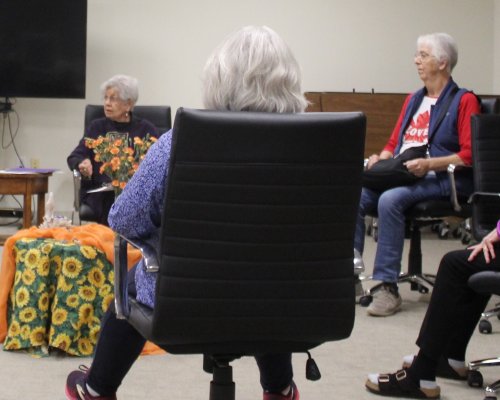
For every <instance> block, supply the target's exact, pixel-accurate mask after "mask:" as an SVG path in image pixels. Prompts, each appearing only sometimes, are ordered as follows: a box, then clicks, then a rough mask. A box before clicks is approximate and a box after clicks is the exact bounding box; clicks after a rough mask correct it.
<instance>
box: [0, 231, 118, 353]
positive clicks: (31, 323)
mask: <svg viewBox="0 0 500 400" xmlns="http://www.w3.org/2000/svg"><path fill="white" fill-rule="evenodd" d="M14 254H15V256H16V276H15V280H14V286H13V287H12V289H11V293H10V296H9V304H8V312H7V318H8V323H9V329H8V333H7V337H6V338H5V341H4V344H3V348H4V350H28V351H29V352H31V353H32V354H34V355H37V356H44V355H47V354H48V352H49V351H50V348H57V349H59V350H61V351H64V352H66V353H68V354H71V355H74V356H89V355H92V354H93V352H94V348H95V345H96V343H97V338H98V336H99V330H100V320H101V317H102V316H103V314H104V312H105V311H106V310H107V309H108V307H109V305H110V303H111V301H112V299H113V280H112V278H113V273H112V269H113V266H112V265H111V264H110V262H109V261H108V260H107V259H106V256H105V254H104V253H103V252H102V251H100V250H98V249H96V248H94V247H90V246H80V245H77V244H71V243H62V242H58V241H56V240H54V239H34V240H19V241H17V242H16V244H15V246H14Z"/></svg>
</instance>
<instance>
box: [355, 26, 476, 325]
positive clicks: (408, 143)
mask: <svg viewBox="0 0 500 400" xmlns="http://www.w3.org/2000/svg"><path fill="white" fill-rule="evenodd" d="M457 59H458V51H457V46H456V44H455V41H454V39H453V38H452V37H451V36H450V35H448V34H446V33H432V34H429V35H423V36H420V37H419V38H418V40H417V51H416V53H415V55H414V63H415V65H416V67H417V73H418V75H419V77H420V79H421V80H422V82H423V83H424V87H423V88H422V89H420V90H418V91H416V92H415V93H412V94H410V95H408V97H407V98H406V100H405V102H404V104H403V108H402V110H401V113H400V115H399V118H398V121H397V122H396V126H395V127H394V130H393V132H392V135H391V137H390V138H389V141H388V142H387V144H386V146H385V147H384V149H383V150H382V152H381V153H380V154H373V155H372V156H370V158H369V159H368V165H367V169H368V170H369V169H370V168H372V166H373V165H375V164H376V163H377V162H378V161H379V160H383V159H389V158H393V157H397V156H399V155H401V154H402V153H403V152H404V151H406V150H408V149H412V150H413V151H415V150H416V149H417V148H418V150H417V151H419V152H420V151H422V153H423V154H425V155H422V156H420V157H419V158H415V159H412V160H410V161H406V162H405V166H406V168H407V169H408V171H409V172H410V173H412V174H413V175H415V176H416V177H419V178H421V179H418V180H417V181H416V182H415V183H414V184H412V185H407V186H399V187H393V188H390V189H387V190H385V191H378V190H372V189H368V188H366V187H364V188H363V190H362V193H361V200H360V206H359V216H358V223H357V225H356V233H355V237H354V248H355V249H356V250H358V251H359V252H360V253H361V254H363V248H364V240H365V222H364V219H365V216H366V215H377V217H378V220H377V224H378V241H377V251H376V254H375V262H374V268H373V279H375V280H378V281H381V282H382V286H381V289H380V290H378V291H376V292H375V293H374V294H373V301H372V303H371V304H370V305H369V307H368V314H369V315H373V316H388V315H392V314H394V313H395V312H397V311H398V310H399V309H400V308H401V303H402V300H401V296H400V295H399V293H398V286H397V282H398V276H399V273H400V271H401V258H402V253H403V244H404V238H405V212H406V211H407V210H408V209H410V208H411V207H412V206H413V205H415V204H417V203H418V202H421V201H424V200H433V199H440V198H449V196H450V192H451V187H450V182H449V178H448V176H447V173H446V169H447V167H448V165H449V164H455V165H470V164H471V160H472V154H471V133H470V121H471V115H472V114H477V113H479V112H480V106H479V102H478V99H477V97H476V96H475V95H474V94H473V93H472V92H469V91H468V90H466V89H460V88H459V87H458V85H457V84H456V83H455V82H454V81H453V78H452V77H451V72H452V71H453V68H454V67H455V65H456V63H457ZM468 172H470V171H465V172H458V173H457V174H456V188H457V192H458V194H459V195H460V196H464V197H466V196H468V195H470V193H471V192H472V174H470V173H468Z"/></svg>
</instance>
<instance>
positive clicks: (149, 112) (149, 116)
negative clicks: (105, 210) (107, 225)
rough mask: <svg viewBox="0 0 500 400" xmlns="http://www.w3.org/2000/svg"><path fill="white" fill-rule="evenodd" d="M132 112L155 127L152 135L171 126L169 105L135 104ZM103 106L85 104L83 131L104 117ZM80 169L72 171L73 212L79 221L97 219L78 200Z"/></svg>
mask: <svg viewBox="0 0 500 400" xmlns="http://www.w3.org/2000/svg"><path fill="white" fill-rule="evenodd" d="M134 114H135V115H137V116H139V117H141V118H144V119H146V120H148V121H149V122H151V123H152V124H153V125H154V126H155V127H156V132H151V135H153V136H157V137H158V136H160V135H161V134H163V133H165V132H167V131H168V130H169V129H170V128H171V127H172V117H171V112H170V106H135V107H134ZM104 116H105V115H104V108H103V106H102V105H97V104H87V106H86V107H85V119H84V132H86V131H87V127H88V126H89V125H90V123H91V122H92V121H94V120H95V119H98V118H104ZM81 180H82V177H81V175H80V171H78V170H74V171H73V187H74V203H73V207H74V211H73V213H74V214H77V215H78V217H79V221H80V222H81V221H89V222H90V221H97V218H96V216H95V214H94V212H93V211H92V209H91V208H90V207H89V206H88V205H87V204H85V203H82V202H81V201H80V191H81Z"/></svg>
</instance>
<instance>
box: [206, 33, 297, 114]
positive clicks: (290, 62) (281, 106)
mask: <svg viewBox="0 0 500 400" xmlns="http://www.w3.org/2000/svg"><path fill="white" fill-rule="evenodd" d="M203 103H204V105H205V107H206V108H209V109H215V110H232V111H267V112H278V113H286V112H302V111H304V110H305V108H306V106H307V101H306V99H305V98H304V95H303V94H302V91H301V73H300V67H299V65H298V63H297V61H296V59H295V57H294V56H293V54H292V52H291V50H290V48H289V47H288V46H287V44H286V43H285V42H284V41H283V39H282V38H281V37H280V36H279V35H278V34H277V33H276V32H274V31H273V30H272V29H270V28H268V27H266V26H262V27H256V26H247V27H244V28H242V29H240V30H239V31H237V32H235V33H233V34H231V35H229V36H228V37H227V38H226V39H225V40H224V41H223V42H222V43H221V44H220V45H219V46H218V47H217V48H216V49H215V51H214V52H213V54H212V55H211V56H210V57H209V59H208V61H207V63H206V64H205V68H204V71H203Z"/></svg>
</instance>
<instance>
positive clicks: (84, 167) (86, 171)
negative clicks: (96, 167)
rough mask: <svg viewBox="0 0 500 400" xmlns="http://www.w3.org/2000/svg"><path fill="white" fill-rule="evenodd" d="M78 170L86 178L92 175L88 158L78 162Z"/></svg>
mask: <svg viewBox="0 0 500 400" xmlns="http://www.w3.org/2000/svg"><path fill="white" fill-rule="evenodd" d="M78 170H79V171H80V174H82V176H84V177H86V178H90V177H91V176H92V163H91V162H90V160H89V159H88V158H86V159H85V160H83V161H82V162H81V163H80V164H78Z"/></svg>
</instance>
